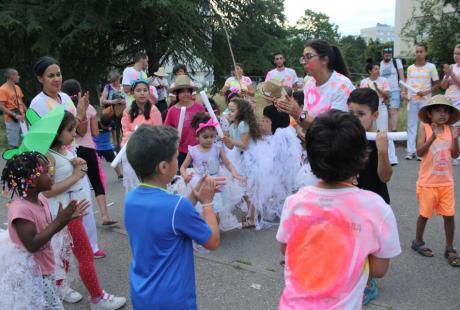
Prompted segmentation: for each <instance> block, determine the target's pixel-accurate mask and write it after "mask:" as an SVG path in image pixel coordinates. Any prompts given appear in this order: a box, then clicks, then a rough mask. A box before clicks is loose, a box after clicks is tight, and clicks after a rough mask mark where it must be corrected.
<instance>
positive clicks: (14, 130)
mask: <svg viewBox="0 0 460 310" xmlns="http://www.w3.org/2000/svg"><path fill="white" fill-rule="evenodd" d="M5 78H6V82H5V84H3V85H2V86H0V110H1V111H2V112H3V118H4V119H5V127H6V137H7V139H8V145H9V147H17V146H19V144H20V143H21V126H20V124H19V122H23V121H24V116H25V112H26V107H25V105H24V103H23V101H22V98H23V97H24V95H23V93H22V90H21V88H20V87H19V86H18V85H16V84H17V83H19V79H20V76H19V73H18V71H17V70H15V69H6V71H5Z"/></svg>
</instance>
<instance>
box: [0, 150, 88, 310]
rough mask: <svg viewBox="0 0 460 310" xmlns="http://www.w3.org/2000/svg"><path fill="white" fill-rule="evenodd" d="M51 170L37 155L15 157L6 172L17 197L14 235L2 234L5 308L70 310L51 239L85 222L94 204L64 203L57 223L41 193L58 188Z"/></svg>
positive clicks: (11, 224)
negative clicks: (69, 226)
mask: <svg viewBox="0 0 460 310" xmlns="http://www.w3.org/2000/svg"><path fill="white" fill-rule="evenodd" d="M50 170H51V169H50V166H49V162H48V160H47V158H46V157H45V156H44V155H42V154H40V153H37V152H26V153H22V154H19V155H15V156H14V157H12V158H11V159H10V160H8V161H7V163H6V165H5V168H4V169H3V173H2V181H3V187H4V189H5V188H7V189H8V190H9V191H11V192H12V195H16V196H17V197H15V198H14V199H13V200H12V201H11V202H10V203H9V207H8V232H6V231H1V232H0V248H1V249H2V251H1V254H0V295H1V296H2V297H1V298H0V309H31V308H33V309H64V307H63V305H62V303H61V300H60V299H59V297H58V295H57V293H56V287H55V281H54V277H53V274H54V269H55V261H54V253H53V249H52V247H51V238H52V237H53V235H55V234H56V233H58V232H59V231H60V230H61V229H63V228H64V227H65V226H66V225H67V223H69V222H70V221H71V220H72V219H74V218H80V217H81V215H82V213H83V212H84V211H85V209H86V208H88V206H89V202H88V201H85V200H81V201H79V202H78V203H77V202H76V201H75V200H72V201H70V202H69V204H68V206H67V207H66V208H65V209H63V208H62V204H60V205H59V209H58V212H57V214H56V216H55V218H54V220H52V218H51V214H50V210H49V208H48V202H47V199H46V198H45V197H44V196H42V195H41V192H43V191H48V190H50V189H51V187H52V184H53V181H52V179H51V177H50V174H49V173H50V172H51V171H50ZM7 233H8V234H9V238H8V237H7Z"/></svg>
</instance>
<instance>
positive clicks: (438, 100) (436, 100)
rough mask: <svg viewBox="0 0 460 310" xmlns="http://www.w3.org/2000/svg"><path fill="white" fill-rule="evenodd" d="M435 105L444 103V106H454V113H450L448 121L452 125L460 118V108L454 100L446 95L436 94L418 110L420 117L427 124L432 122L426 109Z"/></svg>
mask: <svg viewBox="0 0 460 310" xmlns="http://www.w3.org/2000/svg"><path fill="white" fill-rule="evenodd" d="M433 105H443V106H446V107H451V108H452V114H450V116H449V121H448V122H447V124H449V125H452V124H455V123H456V122H458V121H459V120H460V110H459V109H458V108H457V107H456V106H455V105H454V103H453V102H452V100H450V99H449V98H447V97H446V96H444V95H436V96H433V97H431V99H430V100H429V101H428V102H427V103H426V104H425V105H423V106H422V108H421V109H420V111H419V112H418V118H419V119H420V120H421V121H422V122H424V123H426V124H429V123H431V121H430V119H429V118H428V115H427V113H426V109H427V108H428V107H429V106H433Z"/></svg>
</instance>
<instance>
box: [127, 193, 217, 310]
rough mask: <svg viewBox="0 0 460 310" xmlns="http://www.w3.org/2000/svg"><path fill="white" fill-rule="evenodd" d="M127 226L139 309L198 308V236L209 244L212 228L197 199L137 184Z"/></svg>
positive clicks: (135, 302)
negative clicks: (195, 204)
mask: <svg viewBox="0 0 460 310" xmlns="http://www.w3.org/2000/svg"><path fill="white" fill-rule="evenodd" d="M125 226H126V230H127V231H128V236H129V243H130V246H131V255H132V259H131V265H130V271H129V275H130V287H131V302H132V304H133V307H134V309H197V305H196V294H195V264H194V259H193V247H192V240H194V241H196V242H197V243H199V244H204V243H206V242H207V241H208V240H209V238H210V237H211V233H212V232H211V229H210V227H209V226H208V225H207V224H206V223H205V222H204V220H203V219H202V218H201V217H200V215H199V214H198V212H196V210H195V209H194V207H193V205H192V203H191V202H190V201H189V200H188V199H186V198H184V197H181V196H178V195H173V194H171V193H169V192H167V191H164V190H161V189H157V188H146V187H137V188H135V189H133V190H131V191H130V192H129V193H128V194H127V195H126V198H125Z"/></svg>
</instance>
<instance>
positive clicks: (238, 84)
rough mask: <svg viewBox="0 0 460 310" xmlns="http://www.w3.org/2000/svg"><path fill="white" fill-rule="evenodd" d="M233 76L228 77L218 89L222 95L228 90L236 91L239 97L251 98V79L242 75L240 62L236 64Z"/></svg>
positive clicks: (252, 92)
mask: <svg viewBox="0 0 460 310" xmlns="http://www.w3.org/2000/svg"><path fill="white" fill-rule="evenodd" d="M233 74H234V76H231V77H229V78H228V79H227V80H226V81H225V84H224V87H222V89H221V90H220V94H221V95H222V96H223V95H224V94H225V93H226V92H227V91H228V90H230V91H231V92H236V93H239V94H240V95H241V97H243V98H245V99H248V100H249V101H250V100H251V97H254V94H255V89H254V86H252V80H251V79H250V78H249V77H248V76H245V75H244V69H243V65H242V64H240V63H237V64H236V67H235V71H234V72H233Z"/></svg>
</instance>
